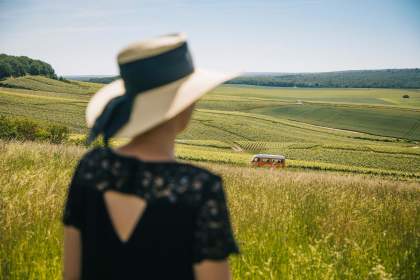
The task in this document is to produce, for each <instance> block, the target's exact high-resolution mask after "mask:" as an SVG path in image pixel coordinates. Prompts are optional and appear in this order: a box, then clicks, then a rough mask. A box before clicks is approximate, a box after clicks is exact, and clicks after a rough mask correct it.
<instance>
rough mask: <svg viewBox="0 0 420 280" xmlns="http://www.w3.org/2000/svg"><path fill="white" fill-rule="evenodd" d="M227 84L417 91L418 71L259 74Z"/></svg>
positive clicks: (418, 85) (418, 86) (419, 81)
mask: <svg viewBox="0 0 420 280" xmlns="http://www.w3.org/2000/svg"><path fill="white" fill-rule="evenodd" d="M227 83H228V84H242V85H255V86H270V87H310V88H420V69H419V68H412V69H383V70H350V71H336V72H323V73H286V74H282V73H279V74H276V73H267V74H264V73H260V74H249V75H245V76H241V77H238V78H236V79H233V80H231V81H229V82H227Z"/></svg>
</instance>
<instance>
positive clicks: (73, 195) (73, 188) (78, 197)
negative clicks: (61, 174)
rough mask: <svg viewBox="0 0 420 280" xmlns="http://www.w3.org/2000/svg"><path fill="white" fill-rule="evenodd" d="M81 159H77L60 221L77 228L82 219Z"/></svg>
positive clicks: (79, 227)
mask: <svg viewBox="0 0 420 280" xmlns="http://www.w3.org/2000/svg"><path fill="white" fill-rule="evenodd" d="M80 166H81V161H79V163H78V165H77V167H76V169H75V171H74V173H73V176H72V179H71V181H70V184H69V188H68V190H67V199H66V201H65V204H64V212H63V217H62V221H63V224H64V225H67V226H74V227H76V228H78V229H79V230H80V229H81V227H82V221H83V213H84V211H83V193H82V190H83V188H82V186H81V182H80V181H81V180H80V173H81V167H80Z"/></svg>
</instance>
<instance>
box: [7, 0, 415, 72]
mask: <svg viewBox="0 0 420 280" xmlns="http://www.w3.org/2000/svg"><path fill="white" fill-rule="evenodd" d="M176 31H184V32H186V33H187V35H188V36H189V40H190V47H191V49H192V52H193V55H194V60H195V63H196V65H197V66H199V67H206V68H210V69H220V70H225V71H232V70H233V71H235V70H240V71H249V72H260V71H262V72H318V71H334V70H348V69H378V68H412V67H420V0H347V1H346V0H293V1H291V0H288V1H281V0H277V1H274V0H272V1H258V0H252V1H251V0H234V1H229V0H225V1H219V0H214V1H205V0H176V1H175V0H147V1H146V0H143V1H139V0H136V1H134V0H133V1H125V0H119V1H106V0H102V1H88V0H84V1H80V0H71V1H61V0H42V1H35V0H32V1H31V0H0V53H7V54H12V55H27V56H29V57H33V58H38V59H42V60H45V61H47V62H49V63H50V64H51V65H52V66H53V67H54V68H55V69H56V71H57V72H58V74H60V75H69V74H85V75H86V74H116V73H118V67H117V65H116V61H115V57H116V54H117V53H118V51H119V50H120V49H121V48H122V47H124V46H125V45H126V44H127V43H131V42H133V41H137V40H140V39H142V38H147V37H150V36H156V35H161V34H165V33H171V32H176Z"/></svg>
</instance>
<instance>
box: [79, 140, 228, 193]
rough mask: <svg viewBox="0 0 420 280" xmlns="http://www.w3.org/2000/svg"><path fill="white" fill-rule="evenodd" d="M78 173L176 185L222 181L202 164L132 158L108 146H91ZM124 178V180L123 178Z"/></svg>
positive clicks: (110, 178)
mask: <svg viewBox="0 0 420 280" xmlns="http://www.w3.org/2000/svg"><path fill="white" fill-rule="evenodd" d="M78 172H79V173H80V175H81V177H83V178H84V179H85V180H86V179H89V181H98V180H104V179H106V180H107V181H113V180H115V179H116V178H127V179H128V178H130V179H132V180H136V181H141V182H146V181H147V179H150V180H152V179H153V180H154V182H155V183H159V182H160V181H164V182H165V183H171V182H174V183H178V184H177V185H186V184H188V185H192V186H193V187H194V186H197V188H198V186H202V185H205V184H212V183H213V182H221V180H222V178H221V176H220V175H219V174H217V173H215V172H212V171H210V170H208V169H206V168H204V167H200V166H197V165H195V164H192V163H188V162H180V161H172V162H170V161H143V160H140V159H138V158H135V157H130V156H122V155H119V154H116V153H115V152H113V151H112V149H111V148H109V147H94V148H91V149H90V150H88V151H87V152H86V153H85V154H84V155H83V156H82V157H81V159H80V161H79V165H78ZM124 181H127V180H124Z"/></svg>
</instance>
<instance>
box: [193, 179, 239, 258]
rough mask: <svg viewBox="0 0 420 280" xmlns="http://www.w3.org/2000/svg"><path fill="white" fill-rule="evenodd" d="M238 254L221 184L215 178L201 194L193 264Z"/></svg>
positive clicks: (220, 181) (219, 180)
mask: <svg viewBox="0 0 420 280" xmlns="http://www.w3.org/2000/svg"><path fill="white" fill-rule="evenodd" d="M232 253H239V248H238V246H237V244H236V241H235V238H234V236H233V233H232V227H231V223H230V216H229V211H228V208H227V205H226V198H225V193H224V190H223V183H222V180H221V178H220V177H217V179H216V180H215V181H213V182H212V183H211V184H210V185H209V186H206V189H205V193H203V201H202V204H201V206H200V207H199V210H198V213H197V218H196V231H195V233H194V262H195V263H198V262H201V261H202V260H205V259H210V260H222V259H226V258H227V257H228V256H229V255H230V254H232Z"/></svg>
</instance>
